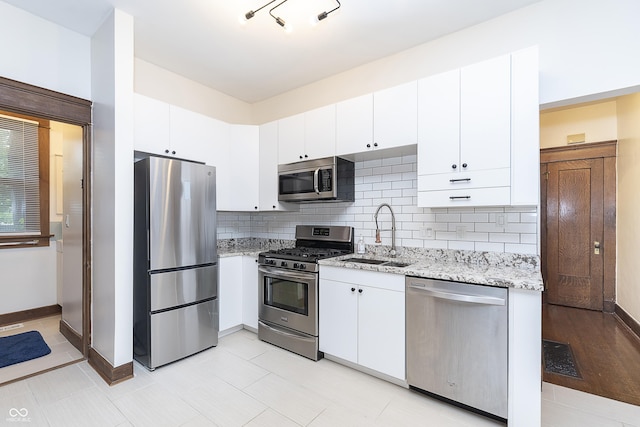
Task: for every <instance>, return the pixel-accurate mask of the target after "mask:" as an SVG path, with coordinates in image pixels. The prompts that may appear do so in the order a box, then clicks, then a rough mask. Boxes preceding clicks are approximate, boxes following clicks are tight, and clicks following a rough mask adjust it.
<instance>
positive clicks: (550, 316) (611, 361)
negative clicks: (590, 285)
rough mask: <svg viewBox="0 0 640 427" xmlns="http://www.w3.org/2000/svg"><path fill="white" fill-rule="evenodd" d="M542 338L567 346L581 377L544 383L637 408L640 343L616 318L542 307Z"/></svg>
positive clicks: (545, 377) (547, 376)
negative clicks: (570, 350)
mask: <svg viewBox="0 0 640 427" xmlns="http://www.w3.org/2000/svg"><path fill="white" fill-rule="evenodd" d="M542 338H544V339H548V340H552V341H558V342H564V343H569V344H570V345H571V348H572V349H573V353H574V356H575V359H576V364H577V365H578V369H579V371H580V374H581V375H582V379H575V378H571V377H567V376H563V375H557V374H551V373H547V372H544V370H543V380H544V381H546V382H550V383H553V384H557V385H561V386H564V387H569V388H572V389H575V390H581V391H585V392H587V393H591V394H597V395H599V396H604V397H608V398H610V399H615V400H619V401H622V402H626V403H631V404H633V405H640V339H638V337H637V336H636V335H634V334H633V333H632V332H631V331H630V330H629V329H628V328H627V327H626V326H625V325H624V324H623V323H622V322H621V321H620V320H619V319H618V318H617V317H616V316H615V315H613V314H607V313H601V312H598V311H591V310H583V309H578V308H571V307H562V306H557V305H549V304H544V305H543V309H542Z"/></svg>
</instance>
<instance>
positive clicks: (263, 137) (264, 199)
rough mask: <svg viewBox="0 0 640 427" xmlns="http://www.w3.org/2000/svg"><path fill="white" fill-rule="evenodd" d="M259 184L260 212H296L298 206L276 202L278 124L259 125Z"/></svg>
mask: <svg viewBox="0 0 640 427" xmlns="http://www.w3.org/2000/svg"><path fill="white" fill-rule="evenodd" d="M259 132H260V137H259V139H260V149H259V152H260V153H259V157H260V159H259V163H260V164H259V180H258V181H259V183H258V191H259V196H260V201H259V204H258V209H259V210H261V211H289V210H298V209H299V206H300V205H299V204H294V203H280V202H279V201H278V122H277V121H275V122H270V123H265V124H263V125H260V130H259Z"/></svg>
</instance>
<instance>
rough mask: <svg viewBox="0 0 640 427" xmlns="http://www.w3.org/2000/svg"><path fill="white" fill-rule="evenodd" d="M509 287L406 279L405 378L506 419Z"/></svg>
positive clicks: (419, 387) (420, 387)
mask: <svg viewBox="0 0 640 427" xmlns="http://www.w3.org/2000/svg"><path fill="white" fill-rule="evenodd" d="M507 324H508V304H507V289H504V288H495V287H489V286H480V285H470V284H466V283H458V282H447V281H442V280H433V279H424V278H416V277H409V276H408V277H407V278H406V334H407V335H406V337H407V340H406V346H407V352H406V354H407V355H406V357H407V382H408V383H409V386H410V387H411V388H412V389H417V390H419V391H422V392H426V393H427V394H430V395H435V396H436V397H443V398H445V400H449V401H453V402H454V403H458V404H462V405H464V406H467V407H469V408H470V409H474V410H479V411H481V412H484V413H486V414H489V415H492V416H494V417H499V418H502V419H506V418H507V363H508V360H507Z"/></svg>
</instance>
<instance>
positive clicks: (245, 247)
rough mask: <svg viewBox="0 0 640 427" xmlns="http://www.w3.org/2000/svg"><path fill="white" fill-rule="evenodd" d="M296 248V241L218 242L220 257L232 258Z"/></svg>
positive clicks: (251, 238)
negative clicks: (272, 250)
mask: <svg viewBox="0 0 640 427" xmlns="http://www.w3.org/2000/svg"><path fill="white" fill-rule="evenodd" d="M293 246H295V240H280V239H261V238H253V237H246V238H239V239H220V240H218V257H219V258H225V257H232V256H240V255H248V256H256V255H258V254H259V253H260V252H265V251H268V250H270V249H280V248H290V247H293Z"/></svg>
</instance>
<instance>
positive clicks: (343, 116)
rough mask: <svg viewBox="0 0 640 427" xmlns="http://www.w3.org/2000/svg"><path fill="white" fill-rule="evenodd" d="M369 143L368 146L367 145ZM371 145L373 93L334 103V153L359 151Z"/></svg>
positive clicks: (342, 154)
mask: <svg viewBox="0 0 640 427" xmlns="http://www.w3.org/2000/svg"><path fill="white" fill-rule="evenodd" d="M367 145H369V147H367ZM372 146H373V94H370V93H369V94H367V95H363V96H358V97H357V98H351V99H347V100H346V101H342V102H338V103H337V104H336V155H338V156H344V155H347V154H354V153H360V152H363V151H367V150H368V149H371V147H372Z"/></svg>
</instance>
